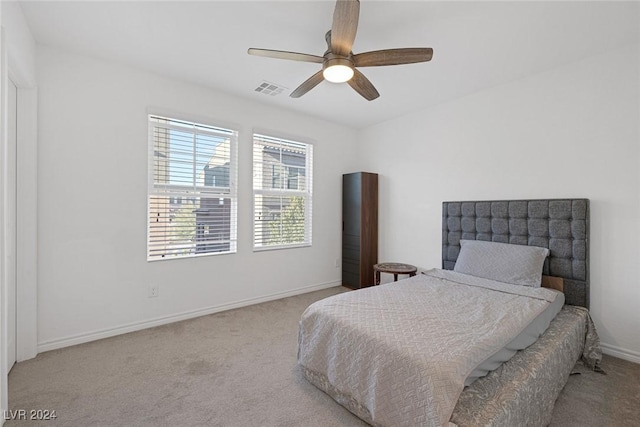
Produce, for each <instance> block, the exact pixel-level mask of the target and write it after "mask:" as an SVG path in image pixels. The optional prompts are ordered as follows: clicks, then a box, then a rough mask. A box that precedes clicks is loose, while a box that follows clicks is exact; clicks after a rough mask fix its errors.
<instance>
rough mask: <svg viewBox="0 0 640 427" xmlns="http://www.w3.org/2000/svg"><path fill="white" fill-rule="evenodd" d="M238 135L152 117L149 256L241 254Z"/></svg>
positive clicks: (164, 257)
mask: <svg viewBox="0 0 640 427" xmlns="http://www.w3.org/2000/svg"><path fill="white" fill-rule="evenodd" d="M237 138H238V135H237V132H236V131H234V130H230V129H223V128H219V127H215V126H211V125H208V124H201V123H194V122H189V121H184V120H178V119H173V118H167V117H161V116H156V115H149V139H150V141H149V146H150V147H149V148H150V155H149V161H150V167H149V173H150V177H149V199H148V203H149V206H148V209H149V224H148V226H149V228H148V242H147V258H148V259H149V260H157V259H167V258H177V257H189V256H194V255H201V254H213V253H231V252H236V234H237V233H236V221H237V220H236V217H237V215H236V212H237V195H236V184H235V183H236V176H237V166H236V165H237V161H236V158H237Z"/></svg>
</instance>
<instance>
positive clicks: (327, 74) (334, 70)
mask: <svg viewBox="0 0 640 427" xmlns="http://www.w3.org/2000/svg"><path fill="white" fill-rule="evenodd" d="M322 76H323V77H324V78H325V79H326V80H328V81H330V82H331V83H344V82H346V81H349V80H351V77H353V64H352V63H351V61H349V60H348V59H342V58H334V59H330V60H328V61H326V62H325V64H324V67H323V70H322Z"/></svg>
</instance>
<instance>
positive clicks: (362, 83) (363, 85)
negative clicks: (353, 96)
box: [347, 69, 380, 101]
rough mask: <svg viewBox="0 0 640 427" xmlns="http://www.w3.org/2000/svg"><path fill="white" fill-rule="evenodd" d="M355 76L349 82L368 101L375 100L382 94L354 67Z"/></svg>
mask: <svg viewBox="0 0 640 427" xmlns="http://www.w3.org/2000/svg"><path fill="white" fill-rule="evenodd" d="M353 71H354V73H353V77H352V78H351V80H349V81H348V82H347V83H349V86H351V87H352V88H353V89H354V90H355V91H356V92H358V93H359V94H360V95H362V96H363V97H364V98H365V99H366V100H367V101H373V100H374V99H376V98H377V97H379V96H380V94H379V93H378V91H377V90H376V88H375V87H374V86H373V84H372V83H371V82H370V81H369V79H368V78H366V77H365V76H364V74H362V73H361V72H360V71H358V70H356V69H354V70H353Z"/></svg>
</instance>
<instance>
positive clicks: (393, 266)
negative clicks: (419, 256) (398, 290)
mask: <svg viewBox="0 0 640 427" xmlns="http://www.w3.org/2000/svg"><path fill="white" fill-rule="evenodd" d="M417 271H418V268H417V267H416V266H415V265H411V264H401V263H398V262H383V263H381V264H376V265H374V266H373V273H374V275H375V277H376V282H375V285H379V284H380V273H390V274H393V281H394V282H397V281H398V274H408V275H409V277H413V276H415V275H416V272H417Z"/></svg>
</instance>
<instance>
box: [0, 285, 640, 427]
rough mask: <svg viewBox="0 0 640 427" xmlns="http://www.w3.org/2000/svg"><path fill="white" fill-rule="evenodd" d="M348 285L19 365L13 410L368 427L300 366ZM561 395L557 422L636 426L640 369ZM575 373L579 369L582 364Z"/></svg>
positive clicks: (616, 367)
mask: <svg viewBox="0 0 640 427" xmlns="http://www.w3.org/2000/svg"><path fill="white" fill-rule="evenodd" d="M345 290H346V289H344V288H332V289H327V290H323V291H318V292H313V293H309V294H305V295H299V296H295V297H291V298H286V299H282V300H278V301H273V302H268V303H264V304H259V305H254V306H251V307H246V308H241V309H237V310H231V311H227V312H223V313H218V314H213V315H209V316H204V317H200V318H197V319H192V320H187V321H184V322H179V323H174V324H171V325H166V326H160V327H157V328H152V329H147V330H144V331H139V332H134V333H130V334H126V335H121V336H118V337H113V338H108V339H104V340H100V341H95V342H92V343H87V344H82V345H78V346H74V347H69V348H65V349H61V350H55V351H50V352H47V353H43V354H40V355H39V356H38V357H36V358H35V359H32V360H29V361H26V362H21V363H19V364H17V365H16V366H14V368H13V370H12V371H11V374H10V375H9V406H10V409H11V410H13V411H15V410H18V409H27V410H29V409H50V410H56V414H57V417H58V418H57V419H56V421H55V422H45V421H7V423H6V424H5V425H6V426H8V427H16V426H19V427H24V426H28V425H34V426H48V425H57V426H230V427H234V426H238V427H240V426H242V427H245V426H319V427H320V426H322V427H329V426H347V427H349V426H365V425H366V424H365V423H363V422H362V421H360V420H359V419H358V418H356V417H355V416H353V415H351V413H349V412H348V411H347V410H345V409H343V408H342V407H341V406H340V405H338V404H337V403H335V402H334V401H333V400H332V399H331V398H329V397H328V396H327V395H325V394H324V393H322V392H321V391H319V390H317V389H316V388H315V387H313V386H312V385H310V384H309V383H307V382H306V381H305V380H304V378H303V377H302V375H301V374H300V372H299V370H298V368H297V367H296V352H297V328H298V320H299V318H300V315H301V314H302V312H303V311H304V309H305V308H306V307H307V306H308V305H309V304H311V303H312V302H314V301H316V300H319V299H321V298H324V297H327V296H329V295H333V294H336V293H338V292H343V291H345ZM603 367H604V369H605V370H606V371H607V372H608V375H606V376H605V375H600V374H596V373H593V372H589V371H585V370H584V369H582V372H583V373H582V374H581V375H575V376H572V377H571V378H570V379H569V383H568V385H567V387H565V390H564V391H563V393H562V395H561V396H560V398H559V399H558V402H557V405H556V409H555V411H554V415H553V423H552V425H553V426H607V425H610V426H614V425H615V426H626V425H628V426H631V425H638V420H640V405H639V404H638V402H640V365H636V364H633V363H629V362H625V361H622V360H619V359H614V358H611V357H605V360H604V363H603ZM578 368H580V367H578Z"/></svg>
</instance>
